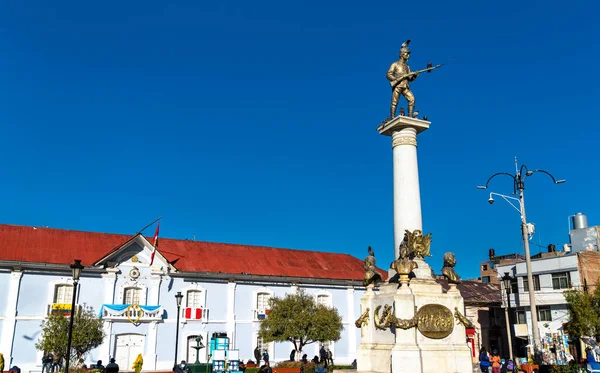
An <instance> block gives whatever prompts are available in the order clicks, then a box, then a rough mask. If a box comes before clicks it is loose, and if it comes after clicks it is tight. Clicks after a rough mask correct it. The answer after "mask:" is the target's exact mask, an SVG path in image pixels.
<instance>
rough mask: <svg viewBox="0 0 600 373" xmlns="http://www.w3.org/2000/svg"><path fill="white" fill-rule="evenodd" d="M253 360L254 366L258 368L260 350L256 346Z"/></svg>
mask: <svg viewBox="0 0 600 373" xmlns="http://www.w3.org/2000/svg"><path fill="white" fill-rule="evenodd" d="M254 359H256V365H258V366H260V348H258V346H256V348H255V349H254Z"/></svg>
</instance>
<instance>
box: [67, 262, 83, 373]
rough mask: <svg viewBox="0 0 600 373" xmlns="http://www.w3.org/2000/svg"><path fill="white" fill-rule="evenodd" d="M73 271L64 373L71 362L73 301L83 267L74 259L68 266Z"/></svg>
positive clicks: (75, 298)
mask: <svg viewBox="0 0 600 373" xmlns="http://www.w3.org/2000/svg"><path fill="white" fill-rule="evenodd" d="M70 267H71V270H72V271H73V300H72V301H71V319H70V320H69V337H68V338H67V356H65V358H66V362H65V373H69V362H70V360H71V340H72V339H73V318H74V316H75V301H76V300H77V285H78V284H79V276H81V271H82V270H83V268H84V267H83V266H82V265H81V260H80V259H75V262H74V263H73V264H71V265H70Z"/></svg>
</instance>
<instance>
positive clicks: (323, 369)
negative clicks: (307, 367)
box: [317, 362, 327, 373]
mask: <svg viewBox="0 0 600 373" xmlns="http://www.w3.org/2000/svg"><path fill="white" fill-rule="evenodd" d="M317 373H327V366H326V364H325V362H322V363H321V364H319V365H317Z"/></svg>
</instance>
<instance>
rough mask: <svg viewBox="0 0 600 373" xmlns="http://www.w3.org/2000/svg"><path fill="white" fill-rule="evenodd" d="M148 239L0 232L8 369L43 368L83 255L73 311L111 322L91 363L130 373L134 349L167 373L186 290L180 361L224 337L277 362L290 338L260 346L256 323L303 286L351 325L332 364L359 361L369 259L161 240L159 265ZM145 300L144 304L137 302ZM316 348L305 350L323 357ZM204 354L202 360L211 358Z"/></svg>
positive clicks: (0, 296) (19, 229) (245, 354)
mask: <svg viewBox="0 0 600 373" xmlns="http://www.w3.org/2000/svg"><path fill="white" fill-rule="evenodd" d="M153 250H154V247H153V246H152V244H151V243H150V242H149V240H147V239H146V238H145V237H143V236H142V235H136V236H134V237H131V236H125V235H118V234H105V233H92V232H79V231H68V230H59V229H48V228H35V227H26V226H12V225H0V352H2V353H3V354H4V358H5V360H6V363H5V366H7V367H11V366H13V365H17V366H19V367H20V368H21V369H22V371H23V372H24V373H25V372H31V371H41V357H42V352H41V351H36V349H35V347H34V344H35V342H36V341H37V340H38V339H39V336H40V331H41V327H40V326H41V323H42V321H43V320H44V319H45V317H46V316H47V315H48V314H49V313H50V312H52V310H53V309H55V310H56V309H61V308H63V309H64V308H67V309H70V303H71V298H72V294H73V282H72V278H71V269H70V268H69V265H70V264H71V263H73V260H74V259H81V260H82V264H84V265H85V266H86V268H85V269H84V270H83V272H82V275H81V281H80V285H79V288H78V292H77V304H79V305H82V304H86V305H88V306H92V307H93V308H94V310H95V311H96V312H98V313H99V315H100V316H101V317H102V319H103V320H104V329H105V332H106V335H107V337H106V339H105V341H104V343H103V344H102V345H101V346H100V347H98V348H97V349H95V350H94V351H92V352H91V353H90V354H89V356H88V358H87V362H88V364H89V363H90V362H95V361H96V360H99V359H102V360H103V361H107V360H108V359H109V357H115V358H116V359H117V363H118V364H119V365H120V367H121V369H122V370H129V369H130V367H131V365H132V363H133V360H134V359H135V357H136V356H137V354H138V353H142V354H143V356H144V370H170V369H171V368H172V366H173V362H174V354H175V348H174V345H175V343H174V342H175V332H176V326H177V325H176V315H177V306H176V301H175V297H174V295H175V294H176V293H177V292H181V293H182V294H183V295H184V298H183V302H182V306H181V310H180V312H181V313H180V316H181V322H180V325H179V346H180V347H179V349H178V350H179V351H178V356H177V360H181V359H185V360H187V361H191V362H193V361H195V360H196V356H195V353H196V352H195V350H194V349H192V348H191V347H192V346H194V345H195V338H196V336H198V335H201V336H203V338H204V344H205V345H207V344H208V343H207V340H208V339H209V338H210V336H211V335H212V333H214V332H225V333H227V335H228V336H229V337H230V338H231V341H232V343H233V348H235V349H238V350H239V351H240V356H241V358H242V359H244V360H248V359H253V350H254V348H255V347H256V346H259V347H261V348H265V349H267V350H268V351H269V352H270V357H271V360H274V361H281V360H287V359H288V357H289V353H290V351H291V349H292V345H291V343H269V344H265V343H263V342H262V341H261V340H260V338H258V337H257V331H258V329H259V322H260V320H261V319H262V318H264V317H268V300H269V298H271V297H274V296H278V297H282V296H285V294H286V293H290V292H294V291H296V290H297V289H299V288H303V289H305V290H306V291H307V292H308V293H309V294H313V295H314V297H315V300H317V301H318V302H319V303H322V304H326V305H329V306H332V307H335V308H337V310H338V312H339V313H340V315H341V317H342V320H343V325H344V330H343V332H342V338H341V340H339V341H337V342H335V343H333V342H331V343H329V344H328V347H329V348H330V349H331V350H332V352H333V356H334V359H335V361H336V363H339V364H349V363H350V362H351V361H352V360H354V359H355V355H356V349H357V346H358V344H359V342H360V329H357V328H356V327H355V326H354V321H355V320H356V318H357V317H358V316H359V315H360V298H361V296H362V295H363V292H364V288H363V287H362V277H363V274H364V269H363V263H362V261H361V260H360V259H358V258H355V257H352V256H350V255H346V254H335V253H325V252H313V251H300V250H289V249H277V248H268V247H257V246H246V245H234V244H221V243H210V242H196V241H188V240H173V239H161V240H160V244H159V247H158V250H157V251H156V256H155V259H154V263H153V265H152V266H150V265H149V263H150V257H151V253H152V251H153ZM129 305H139V307H140V308H141V310H140V309H138V308H136V307H135V306H134V307H130V306H129ZM318 348H319V346H317V345H316V344H313V345H308V346H306V347H305V349H304V351H303V352H304V353H306V354H308V355H309V356H310V357H312V356H314V355H317V354H318ZM207 355H208V352H207V349H203V350H200V356H199V360H200V361H201V362H206V361H207V358H208V356H207Z"/></svg>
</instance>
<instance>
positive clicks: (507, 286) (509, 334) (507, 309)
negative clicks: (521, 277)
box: [502, 272, 514, 360]
mask: <svg viewBox="0 0 600 373" xmlns="http://www.w3.org/2000/svg"><path fill="white" fill-rule="evenodd" d="M511 280H512V278H511V277H510V275H509V274H508V272H504V277H502V282H503V283H504V290H505V291H506V307H505V308H504V318H505V319H506V335H507V337H508V354H509V356H510V359H511V360H514V356H513V345H512V331H511V330H510V318H509V315H510V293H509V289H510V282H511Z"/></svg>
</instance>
